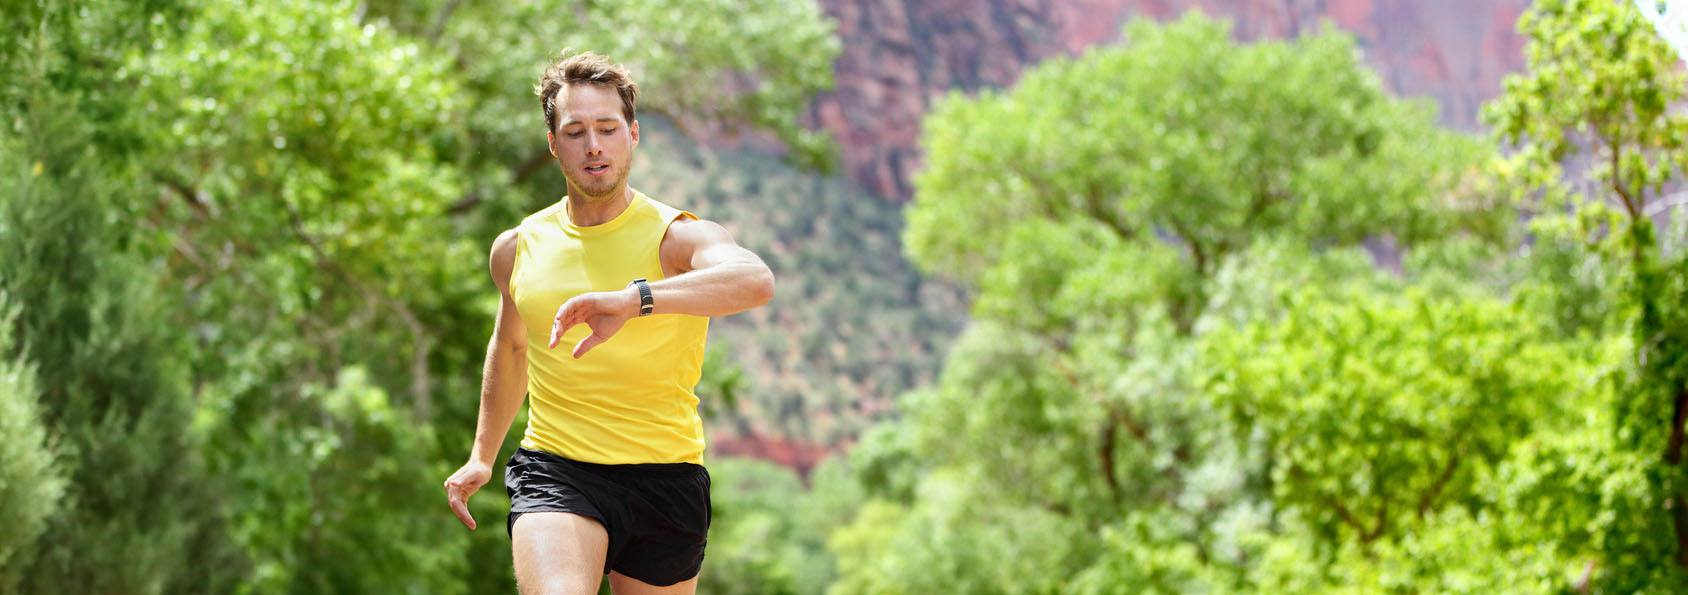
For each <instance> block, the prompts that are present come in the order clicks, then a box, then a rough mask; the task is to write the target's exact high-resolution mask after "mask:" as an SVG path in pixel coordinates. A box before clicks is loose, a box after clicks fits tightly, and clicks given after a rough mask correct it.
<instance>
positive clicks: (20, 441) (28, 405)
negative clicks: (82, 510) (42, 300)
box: [0, 293, 65, 592]
mask: <svg viewBox="0 0 1688 595" xmlns="http://www.w3.org/2000/svg"><path fill="white" fill-rule="evenodd" d="M16 317H17V308H16V307H14V306H12V305H11V300H9V299H7V297H6V294H4V293H0V500H3V501H5V502H7V503H8V504H7V505H6V507H5V509H4V510H3V511H0V525H4V526H5V527H7V528H8V530H7V531H6V533H5V536H4V537H0V591H8V592H10V591H13V590H15V589H17V585H18V583H19V582H20V581H21V580H22V579H23V569H26V568H28V567H29V565H30V560H31V557H32V554H33V548H32V546H33V545H35V540H36V538H38V537H40V536H41V533H42V532H44V531H46V530H47V519H48V517H49V516H50V515H52V514H53V511H54V510H55V509H57V508H58V507H60V506H63V505H64V502H63V501H62V500H61V498H63V496H64V492H65V477H64V475H63V474H62V473H61V472H60V470H59V469H57V468H56V467H55V466H54V463H55V462H56V461H55V458H56V456H55V454H54V449H53V448H52V443H51V442H49V440H48V438H47V432H46V428H45V427H43V426H42V425H41V421H42V420H41V414H40V412H41V405H40V403H39V402H38V401H39V399H40V395H41V389H40V387H39V386H37V382H38V381H37V380H36V377H35V369H34V368H33V367H31V366H30V365H29V362H28V361H27V360H24V359H21V358H16V357H15V356H14V355H13V354H14V353H16V352H17V350H18V345H16V344H15V343H14V339H13V337H12V329H13V328H15V327H14V326H13V325H14V321H15V319H16Z"/></svg>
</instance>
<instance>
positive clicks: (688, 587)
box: [610, 572, 697, 595]
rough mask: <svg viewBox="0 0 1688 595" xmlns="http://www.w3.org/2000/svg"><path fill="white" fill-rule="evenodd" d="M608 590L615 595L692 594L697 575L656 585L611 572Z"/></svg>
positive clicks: (695, 585) (695, 590)
mask: <svg viewBox="0 0 1688 595" xmlns="http://www.w3.org/2000/svg"><path fill="white" fill-rule="evenodd" d="M610 590H611V591H614V592H615V595H692V594H693V593H696V592H697V577H695V576H694V577H692V578H689V579H686V580H683V581H680V582H678V583H674V584H672V585H668V586H666V587H658V586H655V585H652V584H650V583H647V582H644V581H641V580H639V579H636V578H633V577H630V576H627V575H625V574H622V573H619V572H611V573H610Z"/></svg>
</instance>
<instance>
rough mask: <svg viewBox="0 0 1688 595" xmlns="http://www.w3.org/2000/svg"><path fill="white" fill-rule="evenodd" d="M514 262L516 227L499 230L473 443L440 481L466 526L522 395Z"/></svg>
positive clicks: (523, 365) (523, 350)
mask: <svg viewBox="0 0 1688 595" xmlns="http://www.w3.org/2000/svg"><path fill="white" fill-rule="evenodd" d="M515 263H516V230H514V229H511V230H508V231H505V232H504V233H502V234H499V236H498V239H497V240H494V241H493V242H492V254H491V256H490V257H489V258H488V268H489V269H490V270H491V273H492V282H493V284H494V285H497V286H498V293H499V296H500V299H499V307H498V316H497V318H496V319H495V320H494V322H493V330H492V339H491V340H490V341H489V342H488V343H487V348H486V365H485V366H484V367H483V369H482V372H481V408H480V415H479V416H478V417H477V419H476V421H475V442H474V444H473V445H472V446H471V447H470V449H469V461H468V462H466V463H464V464H463V467H462V468H459V469H458V470H457V472H456V473H453V474H452V475H451V477H450V478H449V479H447V480H446V482H445V491H446V499H447V501H448V503H449V504H450V505H451V510H452V512H454V513H456V514H457V518H458V520H461V521H463V524H464V525H466V526H468V527H469V528H470V529H474V528H475V519H474V518H473V517H471V516H470V515H469V508H468V502H469V497H470V496H473V495H474V494H475V492H476V491H477V490H479V489H480V488H481V486H483V485H485V484H486V482H487V480H488V479H490V478H491V476H492V464H493V462H494V461H495V460H496V459H497V458H498V449H499V448H500V447H501V446H503V444H504V436H505V434H507V433H509V431H510V422H511V421H513V420H515V418H516V412H517V411H518V410H520V409H521V406H522V397H523V396H524V395H525V394H526V393H527V327H525V326H523V324H522V316H521V313H520V312H518V311H517V310H516V302H515V300H513V299H511V298H510V271H511V270H512V269H513V268H514V267H515Z"/></svg>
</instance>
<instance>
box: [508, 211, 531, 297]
mask: <svg viewBox="0 0 1688 595" xmlns="http://www.w3.org/2000/svg"><path fill="white" fill-rule="evenodd" d="M526 228H527V224H526V223H525V222H524V223H522V224H521V225H517V226H516V257H515V258H514V259H513V260H511V262H510V280H509V281H508V282H506V283H505V286H506V287H509V288H510V301H512V302H513V301H516V281H517V280H518V279H521V278H522V260H524V258H523V257H524V256H526V254H525V253H526V252H527V234H526V233H524V231H525V229H526Z"/></svg>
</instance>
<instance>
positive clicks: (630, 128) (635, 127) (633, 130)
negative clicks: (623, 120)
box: [627, 119, 639, 147]
mask: <svg viewBox="0 0 1688 595" xmlns="http://www.w3.org/2000/svg"><path fill="white" fill-rule="evenodd" d="M627 133H628V134H631V135H633V146H635V147H637V146H639V121H638V120H637V119H635V120H633V123H631V124H628V125H627Z"/></svg>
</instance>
